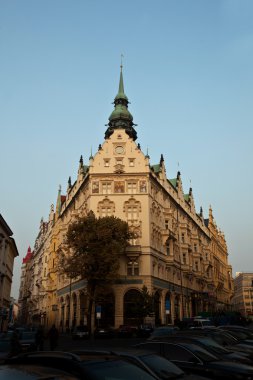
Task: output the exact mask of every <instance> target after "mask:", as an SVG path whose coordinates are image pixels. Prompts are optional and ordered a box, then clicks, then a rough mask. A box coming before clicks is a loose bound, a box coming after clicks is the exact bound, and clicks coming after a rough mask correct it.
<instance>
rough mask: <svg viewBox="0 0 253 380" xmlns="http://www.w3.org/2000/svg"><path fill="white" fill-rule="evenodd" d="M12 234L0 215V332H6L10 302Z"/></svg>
mask: <svg viewBox="0 0 253 380" xmlns="http://www.w3.org/2000/svg"><path fill="white" fill-rule="evenodd" d="M12 236H13V232H12V230H11V229H10V227H9V226H8V224H7V223H6V221H5V220H4V218H3V216H2V215H1V214H0V330H1V331H3V330H6V328H7V325H8V318H9V309H10V302H11V285H12V276H13V266H14V259H15V257H17V256H18V250H17V246H16V243H15V240H14V239H13V237H12Z"/></svg>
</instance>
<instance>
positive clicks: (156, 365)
mask: <svg viewBox="0 0 253 380" xmlns="http://www.w3.org/2000/svg"><path fill="white" fill-rule="evenodd" d="M115 353H116V355H119V356H120V357H122V358H127V359H128V360H129V361H131V362H132V363H134V364H136V365H138V366H140V367H141V368H143V369H144V370H145V371H147V372H148V373H150V374H151V375H152V376H155V377H156V378H157V379H160V380H165V379H168V380H169V379H178V378H180V379H183V380H205V379H207V378H206V377H202V376H196V375H194V376H192V375H187V374H185V373H184V371H182V370H181V369H180V368H179V367H177V366H176V365H175V364H174V363H172V362H170V361H169V360H168V359H166V358H164V357H162V356H160V355H157V354H155V353H149V352H147V351H142V350H135V351H134V350H131V351H123V352H115Z"/></svg>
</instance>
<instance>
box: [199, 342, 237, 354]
mask: <svg viewBox="0 0 253 380" xmlns="http://www.w3.org/2000/svg"><path fill="white" fill-rule="evenodd" d="M198 341H199V342H201V343H202V344H204V345H205V346H206V348H207V349H208V348H209V347H210V348H211V349H212V350H213V351H215V352H217V354H228V353H229V352H230V351H228V350H227V349H226V348H224V347H222V346H221V345H220V344H219V343H216V342H215V341H214V340H213V339H211V338H198Z"/></svg>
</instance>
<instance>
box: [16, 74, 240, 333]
mask: <svg viewBox="0 0 253 380" xmlns="http://www.w3.org/2000/svg"><path fill="white" fill-rule="evenodd" d="M128 103H129V102H128V98H127V96H126V95H125V92H124V84H123V74H122V68H121V72H120V81H119V89H118V93H117V95H116V97H115V99H114V110H113V111H112V113H111V115H110V117H109V122H108V125H107V129H106V131H105V136H104V141H103V143H102V144H100V145H99V147H98V150H97V152H96V153H95V154H94V156H92V155H91V156H90V158H89V162H88V164H87V165H84V162H83V157H82V156H81V158H80V162H79V167H78V174H77V178H76V180H75V181H74V182H73V183H72V181H71V178H69V180H68V187H67V191H66V194H64V195H62V194H61V188H60V189H59V191H58V197H57V202H56V207H55V210H54V206H51V210H50V215H49V219H48V222H45V228H44V227H43V231H44V229H45V231H44V232H43V233H42V232H41V226H40V232H39V235H38V238H37V239H36V242H35V247H34V253H33V262H32V264H31V266H30V268H32V269H31V270H32V275H31V276H30V277H29V278H30V280H29V281H30V282H29V285H28V288H29V289H30V292H31V294H30V295H29V302H30V309H29V312H30V313H31V315H32V317H34V318H37V317H38V313H39V314H40V315H41V320H42V321H43V323H44V324H45V325H46V326H47V325H50V324H51V323H56V324H57V325H58V326H61V328H62V329H63V330H64V329H67V328H71V327H72V326H73V325H76V324H80V323H86V319H87V296H86V290H85V279H83V280H79V281H70V280H69V278H67V277H66V276H64V275H62V274H60V273H58V272H57V267H56V261H57V250H58V249H59V248H60V246H61V244H62V242H63V239H64V236H65V234H66V231H67V228H68V225H69V224H70V223H71V222H72V221H73V220H74V219H75V218H76V217H79V216H85V215H87V213H88V212H89V211H90V210H92V211H93V212H94V213H95V215H96V216H99V217H103V216H110V215H115V216H117V217H119V218H121V219H122V220H125V221H127V222H128V224H129V227H130V229H131V230H132V231H134V232H135V237H136V238H135V239H133V240H132V241H131V245H130V246H129V248H128V249H127V251H126V252H125V253H124V254H122V255H121V258H120V279H119V280H117V282H115V284H114V286H113V287H112V289H111V294H110V295H109V296H108V299H107V301H106V302H104V304H102V305H99V306H100V307H101V318H102V321H101V322H100V323H107V324H110V325H113V326H115V327H118V326H119V325H120V324H123V323H131V324H133V323H134V324H136V323H138V322H140V321H137V320H136V316H135V315H134V313H133V312H132V310H133V307H132V306H133V305H134V304H135V299H136V294H138V292H139V291H140V290H141V289H142V287H143V286H144V285H145V286H146V287H147V288H148V290H149V292H150V293H152V294H153V295H154V304H155V316H154V318H155V322H156V323H173V322H174V320H175V318H180V319H182V318H183V317H189V316H192V315H197V314H198V313H199V312H200V311H210V312H212V311H216V310H217V309H223V310H227V309H229V308H230V305H231V296H232V294H233V281H232V277H231V273H232V269H231V266H230V265H229V263H228V252H227V245H226V241H225V237H224V234H223V233H222V232H221V231H220V230H219V229H218V228H217V226H216V223H215V221H214V218H213V213H212V209H211V208H210V210H209V217H208V219H205V218H204V216H203V211H202V209H201V210H200V212H199V213H198V212H196V209H195V204H194V197H193V191H192V189H191V188H190V189H189V191H188V192H187V193H184V191H183V185H182V179H181V174H180V172H178V173H177V175H176V176H175V178H172V179H168V178H167V175H166V168H165V162H164V158H163V155H161V158H160V161H159V162H158V163H157V164H155V165H154V164H151V162H150V157H149V155H148V154H145V153H143V151H142V149H141V146H140V143H137V142H136V140H137V133H136V130H135V128H134V127H135V124H134V122H133V116H132V115H131V113H130V112H129V110H128ZM43 223H44V222H43ZM23 286H24V285H23ZM21 291H22V290H21Z"/></svg>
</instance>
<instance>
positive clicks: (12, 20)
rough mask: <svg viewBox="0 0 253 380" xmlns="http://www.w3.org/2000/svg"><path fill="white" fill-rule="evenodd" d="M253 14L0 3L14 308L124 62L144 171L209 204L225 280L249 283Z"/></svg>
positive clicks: (215, 0) (48, 1) (244, 2)
mask: <svg viewBox="0 0 253 380" xmlns="http://www.w3.org/2000/svg"><path fill="white" fill-rule="evenodd" d="M252 14H253V1H251V0H191V1H190V0H156V1H154V0H152V1H151V0H129V1H128V2H123V1H116V0H22V1H20V0H0V173H1V181H0V213H1V214H2V216H3V217H4V219H5V220H6V222H7V223H8V225H9V226H10V228H11V230H12V231H13V237H14V239H15V241H16V244H17V247H18V251H19V257H18V258H16V259H15V265H14V279H13V286H12V295H13V296H14V297H15V298H17V297H18V290H19V282H20V268H21V264H22V259H23V257H24V256H25V254H26V251H27V248H28V246H29V245H30V246H31V247H32V248H33V245H34V242H35V239H36V236H37V234H38V231H39V224H40V220H41V218H42V217H43V218H44V220H47V219H48V215H49V211H50V206H51V204H55V203H56V198H57V192H58V188H59V185H60V184H61V186H62V192H63V193H64V192H65V191H66V189H67V181H68V178H69V176H71V178H72V182H74V180H75V179H76V175H77V170H78V164H79V159H80V156H81V155H83V158H84V164H87V163H88V158H89V156H90V154H91V151H92V152H93V154H94V153H95V152H96V151H97V148H98V145H99V144H100V143H103V141H104V133H105V130H106V127H105V124H107V122H108V117H109V115H110V113H111V112H112V110H113V104H112V102H113V99H114V97H115V95H116V93H117V90H118V83H119V73H120V60H121V54H123V75H124V85H125V93H126V95H127V96H128V99H129V100H130V102H131V104H129V110H130V112H131V113H132V115H133V117H134V122H135V123H136V124H138V126H137V127H136V130H137V134H138V140H137V143H138V142H139V143H140V145H141V148H142V150H143V152H144V153H146V152H147V149H148V153H149V156H150V161H151V164H156V163H158V162H159V160H160V156H161V154H163V156H164V160H165V166H166V171H167V176H168V178H175V177H176V173H177V171H178V170H180V172H181V176H182V181H183V188H184V191H185V193H187V192H188V190H189V187H190V186H191V187H192V188H193V195H194V200H195V205H196V210H197V212H198V211H199V209H200V206H202V207H203V212H204V217H205V218H207V217H208V209H209V205H211V206H212V209H213V215H214V218H215V220H216V222H217V225H218V227H219V228H220V229H221V230H222V231H224V233H225V237H226V241H227V245H228V252H229V258H228V259H229V262H230V264H231V265H232V267H233V273H234V274H235V273H236V272H238V271H244V272H247V271H249V272H250V271H251V272H252V271H253V264H252V256H251V254H252V246H253V233H252V232H253V221H252V220H253V218H252V211H253V207H252V199H251V198H252V190H253V176H252V164H253V149H252V143H253V128H252V122H253V106H252V100H253V69H252V68H253V22H252Z"/></svg>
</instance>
